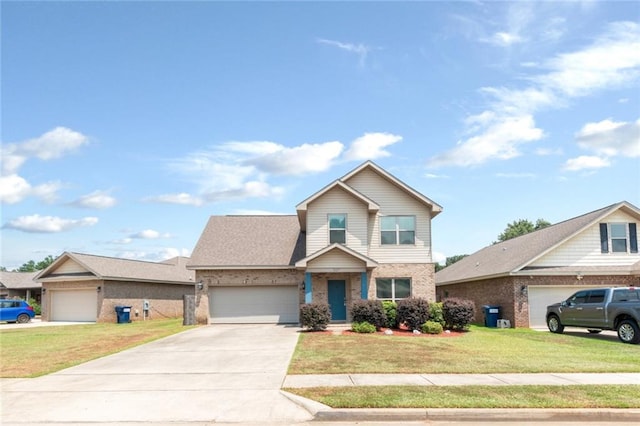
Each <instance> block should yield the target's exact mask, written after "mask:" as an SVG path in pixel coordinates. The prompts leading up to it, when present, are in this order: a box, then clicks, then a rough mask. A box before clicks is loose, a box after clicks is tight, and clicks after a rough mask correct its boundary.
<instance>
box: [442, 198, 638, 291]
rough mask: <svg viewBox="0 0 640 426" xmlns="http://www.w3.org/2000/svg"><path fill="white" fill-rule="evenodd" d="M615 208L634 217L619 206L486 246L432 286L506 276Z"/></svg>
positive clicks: (625, 205) (626, 205)
mask: <svg viewBox="0 0 640 426" xmlns="http://www.w3.org/2000/svg"><path fill="white" fill-rule="evenodd" d="M619 208H626V209H628V210H629V211H634V212H636V214H637V211H638V210H637V208H636V207H635V206H633V205H631V204H629V203H627V202H620V203H617V204H613V205H610V206H607V207H604V208H602V209H599V210H595V211H593V212H590V213H586V214H584V215H582V216H578V217H574V218H572V219H569V220H566V221H564V222H560V223H557V224H555V225H551V226H548V227H546V228H543V229H540V230H538V231H534V232H531V233H529V234H525V235H521V236H519V237H516V238H512V239H510V240H507V241H503V242H501V243H498V244H493V245H490V246H488V247H485V248H483V249H480V250H478V251H477V252H475V253H474V254H472V255H470V256H467V257H465V258H463V259H462V260H460V261H458V262H456V263H454V264H453V265H450V266H448V267H446V268H444V269H442V270H441V271H439V272H438V273H436V284H437V285H441V284H450V283H456V282H463V281H472V280H478V279H483V278H490V277H497V276H505V275H509V274H510V273H512V272H515V271H518V270H520V269H521V268H524V267H525V266H526V265H527V264H528V263H531V262H532V261H533V260H535V259H536V258H538V257H539V256H541V255H543V254H545V253H546V252H548V251H549V250H550V249H552V248H553V247H556V246H557V245H559V244H560V243H562V242H564V241H566V240H567V239H569V238H570V237H572V236H573V235H575V234H576V233H578V232H580V231H581V230H583V229H585V228H586V227H588V226H590V225H591V224H593V223H596V222H597V221H598V220H600V219H601V218H602V217H604V216H607V215H608V214H610V213H612V212H613V211H615V210H617V209H619Z"/></svg>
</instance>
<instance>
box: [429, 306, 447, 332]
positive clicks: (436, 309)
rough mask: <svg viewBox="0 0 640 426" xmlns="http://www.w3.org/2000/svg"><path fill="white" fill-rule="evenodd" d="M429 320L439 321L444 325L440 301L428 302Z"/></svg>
mask: <svg viewBox="0 0 640 426" xmlns="http://www.w3.org/2000/svg"><path fill="white" fill-rule="evenodd" d="M429 320H430V321H434V322H437V323H439V324H440V325H441V326H443V327H444V324H445V322H444V313H443V312H442V302H433V303H429Z"/></svg>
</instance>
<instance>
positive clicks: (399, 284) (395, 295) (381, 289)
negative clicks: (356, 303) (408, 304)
mask: <svg viewBox="0 0 640 426" xmlns="http://www.w3.org/2000/svg"><path fill="white" fill-rule="evenodd" d="M376 297H377V298H378V299H383V300H392V301H394V302H395V301H396V300H398V299H406V298H408V297H411V278H377V279H376Z"/></svg>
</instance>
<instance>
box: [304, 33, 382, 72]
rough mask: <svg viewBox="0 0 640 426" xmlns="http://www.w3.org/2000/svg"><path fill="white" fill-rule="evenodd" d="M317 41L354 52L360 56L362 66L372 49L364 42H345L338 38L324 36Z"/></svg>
mask: <svg viewBox="0 0 640 426" xmlns="http://www.w3.org/2000/svg"><path fill="white" fill-rule="evenodd" d="M316 41H317V42H318V43H320V44H326V45H328V46H333V47H337V48H338V49H341V50H344V51H346V52H349V53H354V54H356V55H357V56H358V58H359V64H360V66H363V65H364V62H365V61H366V59H367V55H368V54H369V52H370V51H371V50H372V48H371V47H369V46H367V45H364V44H361V43H360V44H353V43H344V42H341V41H336V40H328V39H324V38H318V39H316Z"/></svg>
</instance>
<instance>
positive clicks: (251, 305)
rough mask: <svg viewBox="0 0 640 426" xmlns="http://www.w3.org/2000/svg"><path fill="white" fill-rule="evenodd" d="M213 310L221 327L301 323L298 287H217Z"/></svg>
mask: <svg viewBox="0 0 640 426" xmlns="http://www.w3.org/2000/svg"><path fill="white" fill-rule="evenodd" d="M209 308H210V310H211V312H210V316H211V321H212V322H213V323H218V324H224V323H229V324H278V323H282V324H287V323H297V322H298V310H299V296H298V286H269V287H256V286H254V287H214V288H211V289H210V290H209Z"/></svg>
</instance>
